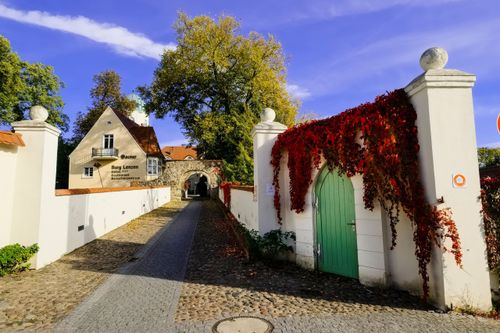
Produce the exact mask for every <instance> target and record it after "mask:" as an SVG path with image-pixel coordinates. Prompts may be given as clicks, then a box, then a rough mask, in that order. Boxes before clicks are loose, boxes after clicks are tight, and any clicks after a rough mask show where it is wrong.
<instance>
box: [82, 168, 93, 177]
mask: <svg viewBox="0 0 500 333" xmlns="http://www.w3.org/2000/svg"><path fill="white" fill-rule="evenodd" d="M93 177H94V167H84V168H83V176H82V178H93Z"/></svg>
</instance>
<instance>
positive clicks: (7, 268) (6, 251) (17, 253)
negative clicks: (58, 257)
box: [0, 243, 39, 276]
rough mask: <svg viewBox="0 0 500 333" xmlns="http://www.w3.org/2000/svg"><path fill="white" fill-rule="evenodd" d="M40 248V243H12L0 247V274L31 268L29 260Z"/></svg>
mask: <svg viewBox="0 0 500 333" xmlns="http://www.w3.org/2000/svg"><path fill="white" fill-rule="evenodd" d="M38 250H39V247H38V244H33V245H31V246H28V247H26V246H22V245H19V244H17V243H16V244H12V245H7V246H4V247H2V248H1V249H0V276H4V275H6V274H10V273H14V272H18V271H22V270H25V269H27V268H29V266H30V264H29V263H28V260H30V259H31V257H33V256H34V255H35V253H37V252H38Z"/></svg>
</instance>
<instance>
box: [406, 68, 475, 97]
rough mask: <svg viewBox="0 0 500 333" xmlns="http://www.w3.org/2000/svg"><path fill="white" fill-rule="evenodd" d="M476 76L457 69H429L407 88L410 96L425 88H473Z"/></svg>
mask: <svg viewBox="0 0 500 333" xmlns="http://www.w3.org/2000/svg"><path fill="white" fill-rule="evenodd" d="M475 81H476V76H475V75H474V74H471V73H467V72H463V71H460V70H457V69H429V70H428V71H426V72H425V73H422V74H420V75H419V76H417V77H416V78H415V79H414V80H413V81H411V82H410V83H409V84H408V85H407V86H406V87H405V91H406V93H407V94H408V96H410V97H411V96H413V95H415V94H416V93H418V92H419V91H420V90H422V89H424V88H472V87H473V86H474V82H475Z"/></svg>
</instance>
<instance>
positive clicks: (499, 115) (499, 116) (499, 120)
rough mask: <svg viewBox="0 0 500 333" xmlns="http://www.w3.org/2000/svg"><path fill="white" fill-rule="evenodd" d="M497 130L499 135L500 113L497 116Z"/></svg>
mask: <svg viewBox="0 0 500 333" xmlns="http://www.w3.org/2000/svg"><path fill="white" fill-rule="evenodd" d="M497 130H498V134H500V113H499V114H498V117H497Z"/></svg>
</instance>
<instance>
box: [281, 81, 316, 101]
mask: <svg viewBox="0 0 500 333" xmlns="http://www.w3.org/2000/svg"><path fill="white" fill-rule="evenodd" d="M286 90H287V91H288V93H289V94H290V96H291V97H292V98H299V99H306V98H308V97H310V96H311V92H310V91H309V89H307V88H304V87H300V86H298V85H296V84H287V85H286Z"/></svg>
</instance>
